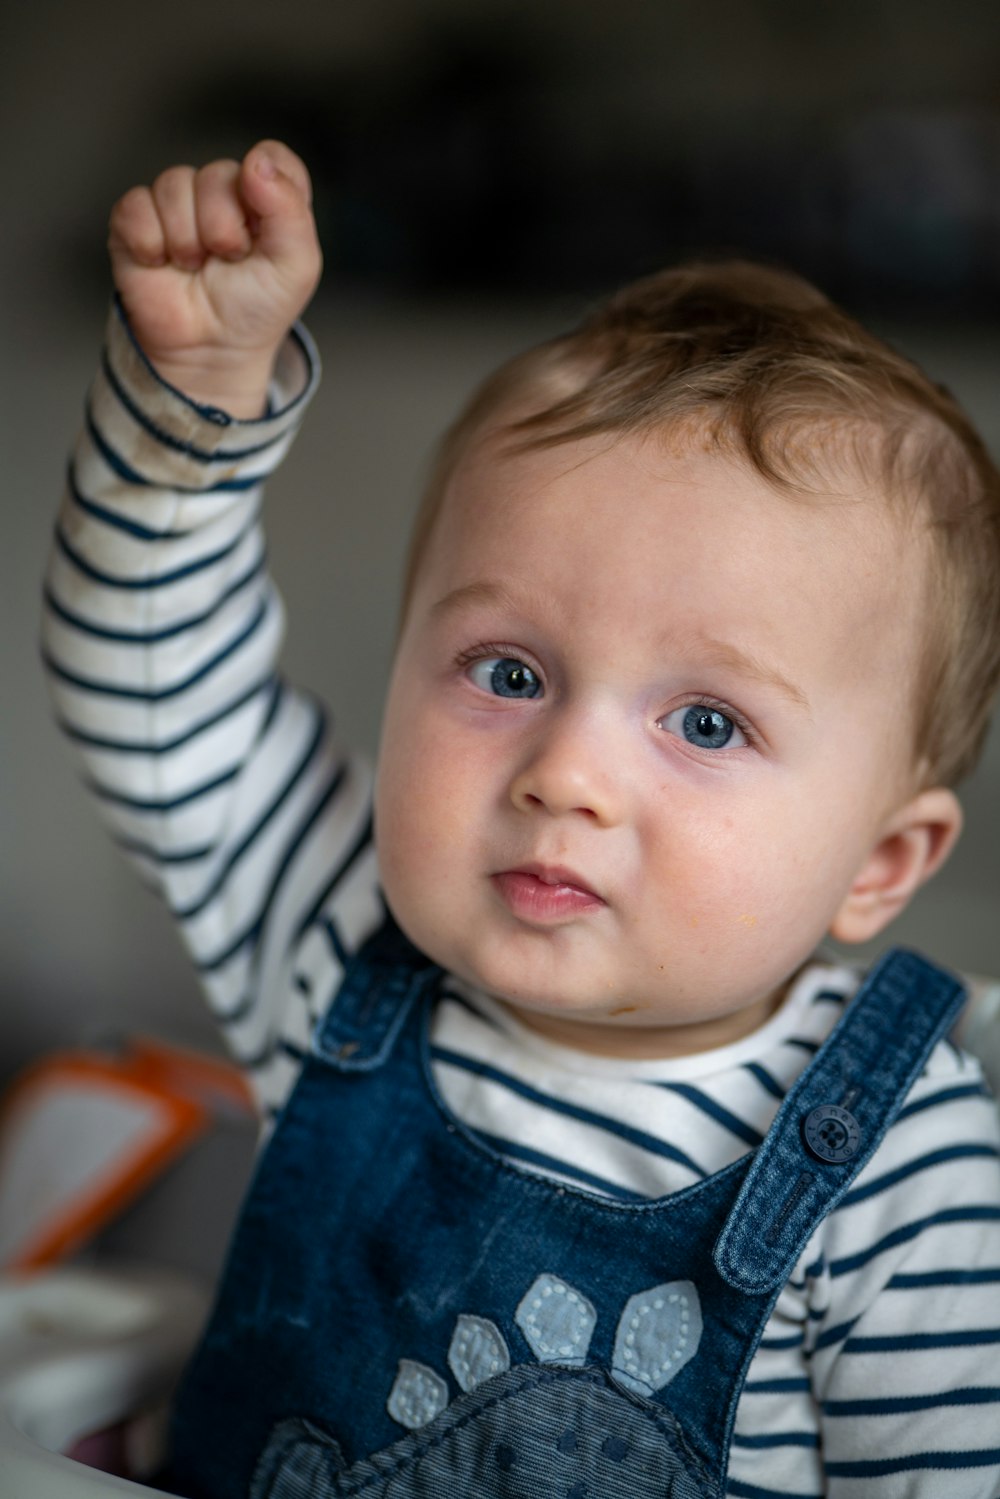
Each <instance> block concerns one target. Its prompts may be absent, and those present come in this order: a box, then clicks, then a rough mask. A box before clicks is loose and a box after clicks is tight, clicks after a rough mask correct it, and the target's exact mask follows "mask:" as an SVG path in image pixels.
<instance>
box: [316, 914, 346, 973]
mask: <svg viewBox="0 0 1000 1499" xmlns="http://www.w3.org/2000/svg"><path fill="white" fill-rule="evenodd" d="M319 925H320V930H321V931H323V932H325V933H326V936H327V940H328V941H329V943H330V946H331V947H332V948H333V951H334V956H335V957H336V959H337V962H338V963H339V964H340V966H341V968H346V967H347V965H348V963H349V962H350V961H351V955H350V953H349V952H348V951H347V948H346V947H345V946H344V941H343V938H342V937H341V935H340V933H339V931H338V930H337V926H336V923H335V922H334V920H333V918H332V917H331V916H324V917H323V920H322V921H321V922H320V924H319Z"/></svg>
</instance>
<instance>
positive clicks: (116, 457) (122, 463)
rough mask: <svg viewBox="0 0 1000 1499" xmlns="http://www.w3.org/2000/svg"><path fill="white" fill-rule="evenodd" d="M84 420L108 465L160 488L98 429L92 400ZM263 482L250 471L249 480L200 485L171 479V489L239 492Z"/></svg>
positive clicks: (142, 483) (177, 491)
mask: <svg viewBox="0 0 1000 1499" xmlns="http://www.w3.org/2000/svg"><path fill="white" fill-rule="evenodd" d="M84 420H85V424H86V427H87V431H88V433H89V434H90V438H91V441H92V442H93V444H94V446H95V447H96V449H97V451H98V452H99V453H100V455H101V457H102V458H103V459H104V461H105V463H106V464H107V465H108V467H109V468H110V469H111V470H112V471H113V472H114V473H116V474H117V475H118V477H119V478H120V479H124V480H125V482H126V484H134V485H136V486H137V487H138V488H142V489H152V488H154V487H157V488H158V487H159V485H157V482H156V480H154V479H149V478H147V477H146V475H145V474H141V473H140V472H139V470H138V469H137V468H133V467H132V465H131V464H130V463H127V462H126V460H125V459H124V458H123V457H122V456H121V454H120V453H118V452H116V451H115V449H114V448H113V447H112V446H111V444H110V443H109V442H108V440H107V438H106V437H105V436H104V434H103V433H102V432H101V431H100V429H99V428H98V426H97V423H96V421H95V420H94V413H93V409H92V407H91V405H90V403H89V402H88V403H87V408H86V411H85V413H84ZM261 482H262V476H261V475H260V474H251V475H250V476H249V478H246V479H220V480H219V481H218V483H216V484H197V485H190V486H189V485H185V484H177V483H175V482H171V484H170V489H171V491H172V492H173V493H174V494H187V495H208V494H240V493H243V492H245V491H246V490H248V489H254V488H256V487H257V486H258V485H259V484H260V483H261Z"/></svg>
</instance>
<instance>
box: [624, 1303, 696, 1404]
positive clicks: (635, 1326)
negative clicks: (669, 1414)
mask: <svg viewBox="0 0 1000 1499" xmlns="http://www.w3.org/2000/svg"><path fill="white" fill-rule="evenodd" d="M701 1329H702V1321H701V1303H700V1301H699V1300H698V1292H697V1291H696V1290H695V1288H694V1286H693V1285H692V1283H691V1282H690V1281H689V1280H674V1281H669V1282H668V1283H667V1284H665V1285H662V1286H653V1287H652V1289H651V1290H649V1291H641V1292H640V1293H639V1294H638V1295H637V1296H630V1297H629V1299H628V1301H627V1302H626V1303H625V1310H624V1311H623V1312H622V1315H621V1319H620V1321H619V1323H618V1331H617V1333H616V1336H615V1351H614V1360H613V1363H612V1373H613V1375H614V1377H615V1379H616V1380H617V1381H618V1383H619V1384H622V1385H624V1386H625V1387H626V1389H629V1390H634V1391H635V1393H636V1394H637V1395H650V1394H653V1393H654V1392H655V1391H656V1390H662V1388H663V1386H664V1385H666V1384H669V1383H670V1381H671V1380H672V1379H673V1377H674V1375H675V1374H677V1373H678V1371H679V1370H681V1369H683V1367H684V1365H685V1364H686V1363H687V1361H688V1359H690V1358H692V1357H693V1356H694V1354H695V1352H696V1351H697V1348H698V1344H699V1342H700V1341H701Z"/></svg>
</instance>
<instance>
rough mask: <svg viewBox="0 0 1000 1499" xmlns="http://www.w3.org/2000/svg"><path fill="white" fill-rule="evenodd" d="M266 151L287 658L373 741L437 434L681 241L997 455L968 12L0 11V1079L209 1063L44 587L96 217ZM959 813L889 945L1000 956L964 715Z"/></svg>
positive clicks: (720, 1) (846, 8)
mask: <svg viewBox="0 0 1000 1499" xmlns="http://www.w3.org/2000/svg"><path fill="white" fill-rule="evenodd" d="M263 135H278V136H282V137H283V138H285V139H287V140H288V141H289V142H290V144H292V145H293V146H294V147H295V148H296V149H298V150H299V151H300V152H301V153H302V154H303V155H304V156H305V157H306V159H307V161H308V163H309V165H310V167H311V169H312V171H313V174H314V177H315V181H316V191H317V207H318V215H319V219H320V224H321V231H322V236H323V240H324V247H325V251H326V257H327V273H326V279H325V282H324V286H323V288H322V290H321V292H320V294H319V296H318V297H317V300H316V302H315V303H314V306H313V309H312V311H311V312H310V314H309V318H308V321H309V323H310V325H311V327H312V329H313V332H314V333H315V335H316V336H317V338H318V340H319V343H320V345H321V348H322V351H323V355H324V360H325V366H326V379H325V383H324V386H323V388H322V391H321V393H320V395H319V397H318V399H317V402H316V404H315V407H314V409H313V412H312V416H311V419H310V421H309V423H308V425H307V427H306V429H305V431H304V432H303V434H302V436H301V438H300V440H299V443H298V445H297V447H296V449H295V450H294V453H293V455H292V457H291V459H290V460H289V462H288V464H287V466H286V468H285V470H284V472H283V473H282V475H281V477H280V479H279V480H278V481H277V482H276V483H275V484H274V487H273V494H272V496H271V509H270V516H271V547H272V561H273V566H274V569H275V571H276V573H277V576H278V579H279V582H280V583H281V585H282V587H283V590H284V592H285V595H286V598H288V599H289V601H290V604H291V608H290V616H291V629H290V636H289V641H288V650H287V664H288V667H289V669H290V671H291V672H292V673H293V674H294V675H295V676H297V677H298V678H299V679H301V680H304V681H306V682H308V684H309V685H310V686H312V687H313V688H314V689H316V690H318V691H320V692H321V693H322V694H323V695H324V696H326V697H327V698H328V700H330V701H331V702H333V703H334V704H335V705H336V706H337V707H338V709H339V716H340V719H341V722H342V724H343V725H344V727H345V728H346V730H347V731H348V732H349V733H351V734H353V735H354V736H355V737H356V738H357V739H360V740H361V741H362V742H364V743H365V744H367V745H368V746H370V747H374V744H375V740H376V735H377V728H378V717H379V704H380V700H381V695H382V690H383V684H384V680H385V675H386V671H387V667H388V662H389V655H390V649H391V640H392V633H393V625H394V614H395V591H396V583H397V578H398V574H399V568H400V561H401V557H402V552H403V548H404V542H405V531H406V523H407V516H408V514H409V512H410V510H411V507H412V505H413V502H414V500H415V497H416V495H417V493H418V490H419V485H420V478H421V474H422V471H423V466H424V464H425V462H426V459H427V455H428V452H429V449H430V446H431V443H432V440H433V438H434V435H435V434H436V433H437V432H438V431H439V430H440V429H441V427H442V426H443V424H444V423H445V422H446V421H447V420H448V418H449V417H450V415H451V414H452V412H453V411H454V409H455V407H456V406H457V404H458V402H459V401H460V399H461V398H462V396H463V395H464V394H465V393H466V392H467V391H468V389H469V387H470V385H471V383H472V382H473V381H475V380H476V379H477V378H478V377H480V376H481V375H483V374H485V373H486V372H487V371H488V370H489V369H490V368H491V367H492V366H493V365H494V364H495V363H496V362H497V361H498V360H499V359H501V358H503V357H504V356H506V355H507V354H508V353H511V352H513V351H515V350H516V349H518V348H521V347H523V346H524V345H525V344H527V343H529V342H533V341H536V340H538V339H539V338H542V337H545V336H547V335H549V334H551V333H553V332H555V331H557V330H558V329H559V328H560V327H562V326H564V325H565V324H567V323H568V322H569V321H571V320H572V319H574V318H575V317H576V316H577V315H578V313H579V312H580V311H581V310H582V309H583V308H584V307H585V306H586V305H587V304H588V302H589V301H591V300H593V298H594V297H595V296H596V295H597V294H599V293H601V292H603V291H604V290H607V289H610V287H612V286H613V285H614V284H616V283H617V282H620V281H623V280H626V279H629V278H631V277H633V276H635V275H638V274H641V273H643V272H645V271H649V270H652V269H654V268H656V267H657V266H659V265H661V264H663V263H664V262H666V261H669V260H670V259H672V258H676V257H677V256H680V255H683V254H688V253H692V252H697V251H701V250H709V251H736V252H742V253H749V254H754V255H759V256H764V257H767V258H771V259H775V260H778V261H780V262H782V263H785V264H787V265H790V266H792V267H794V268H796V269H799V270H802V271H804V272H805V273H806V274H808V275H811V276H813V277H814V278H815V279H816V280H818V281H819V282H820V284H821V285H822V286H824V288H825V289H827V290H828V291H831V292H832V293H833V294H834V295H836V296H838V297H839V298H840V299H841V300H843V301H844V302H845V303H846V304H847V305H848V306H849V307H850V308H851V309H852V310H854V311H856V312H858V313H860V314H861V315H862V316H863V317H865V318H867V320H868V321H869V322H870V323H872V324H873V325H874V326H875V327H876V328H877V329H878V331H881V332H882V333H884V334H885V335H886V336H888V337H890V338H891V339H892V341H894V342H895V343H897V344H898V345H899V346H901V347H902V348H903V349H904V351H905V352H907V353H910V354H911V355H913V356H915V357H917V358H918V359H919V360H920V361H921V362H922V363H923V364H924V365H925V367H926V368H927V369H928V371H929V373H931V375H932V376H933V377H934V378H935V379H937V380H939V381H942V382H944V383H945V384H947V385H949V386H950V387H951V388H952V389H953V390H954V391H955V393H956V394H957V395H958V396H959V397H960V398H961V399H962V400H963V401H964V403H965V404H966V406H967V407H968V408H969V409H970V410H971V412H972V414H973V416H974V417H975V418H976V420H977V421H978V422H979V424H980V426H981V429H982V430H983V432H984V435H985V436H986V438H987V441H988V442H989V443H990V445H991V446H992V447H993V449H994V452H998V451H1000V410H998V402H997V398H996V397H997V387H998V375H1000V345H998V339H997V332H998V321H1000V320H998V313H1000V295H998V294H1000V191H998V187H1000V7H991V6H986V5H983V4H981V3H976V0H949V3H947V4H945V3H926V0H841V3H839V4H836V5H834V4H824V3H821V4H810V3H806V0H714V3H712V4H708V5H706V4H703V3H697V0H658V3H656V4H650V3H644V0H549V3H548V4H546V5H541V6H540V5H537V4H528V3H526V0H366V3H365V4H363V5H359V4H347V3H343V0H327V3H320V0H283V3H281V4H274V3H265V0H243V3H240V4H233V3H206V0H172V3H171V4H170V5H167V6H145V5H137V4H134V3H133V4H126V3H124V0H99V3H97V4H92V5H80V4H73V3H71V0H34V3H32V4H30V5H28V4H26V3H24V4H14V5H11V6H8V7H7V8H6V9H5V13H4V17H3V21H2V30H0V142H2V145H0V156H2V166H3V183H4V187H3V201H4V205H5V206H4V213H3V225H2V234H0V255H2V259H3V281H2V285H3V298H2V306H3V328H2V333H3V337H2V340H0V368H2V371H3V382H4V390H3V400H2V404H0V412H2V423H3V434H2V435H3V461H4V477H5V483H6V493H5V497H4V502H3V503H4V516H5V525H4V537H5V544H4V547H3V552H2V559H3V568H4V573H3V586H2V591H0V602H2V608H3V612H4V621H3V631H2V638H3V640H4V649H5V672H4V694H3V701H4V715H3V734H2V754H3V772H2V775H0V797H2V803H0V806H2V812H0V817H2V826H0V835H2V849H3V875H2V878H3V892H2V905H0V923H2V925H0V982H2V986H3V989H2V998H3V1003H2V1006H0V1080H2V1079H3V1078H5V1077H7V1076H9V1075H10V1074H11V1073H13V1071H14V1070H15V1069H16V1068H17V1067H19V1066H20V1065H21V1064H23V1063H24V1062H26V1061H27V1060H29V1059H31V1058H34V1057H35V1056H37V1055H39V1054H40V1053H42V1052H44V1051H46V1050H48V1049H50V1048H52V1047H55V1046H59V1045H64V1044H66V1043H72V1042H78V1041H92V1040H97V1039H103V1038H106V1037H110V1036H114V1035H116V1034H121V1033H123V1032H135V1031H146V1032H153V1033H155V1034H158V1035H161V1036H163V1037H166V1038H168V1039H171V1040H174V1041H179V1042H186V1043H190V1044H193V1045H196V1046H200V1047H203V1048H206V1049H212V1050H216V1049H217V1048H218V1043H217V1041H216V1038H215V1035H214V1032H213V1030H212V1028H211V1026H210V1025H209V1023H208V1021H207V1019H206V1018H205V1016H204V1015H203V1013H202V1009H201V1006H200V1001H199V999H198V995H197V992H196V989H195V985H194V982H193V979H192V977H191V975H190V973H189V972H188V969H187V967H186V965H185V962H184V960H183V958H182V956H181V953H180V950H179V947H178V945H177V944H176V942H175V939H174V936H173V934H172V932H171V930H170V928H169V926H168V923H167V921H166V919H165V917H164V915H163V913H162V912H161V910H160V909H159V908H158V906H157V904H156V902H155V900H154V899H153V898H152V897H151V896H150V895H148V894H147V893H146V892H144V891H143V890H141V889H140V888H139V887H138V885H137V884H135V883H134V882H133V880H132V878H131V876H130V875H129V873H128V872H127V871H126V870H125V869H124V868H123V867H122V866H121V865H120V864H119V862H118V860H117V858H116V856H115V854H114V852H113V851H112V849H111V847H110V845H109V844H108V843H106V841H105V839H104V838H103V836H102V834H101V832H100V830H99V828H98V825H97V822H96V818H95V816H94V814H93V812H92V810H91V808H90V806H89V805H88V804H87V802H86V800H85V798H84V796H83V794H82V793H81V791H80V790H79V788H78V786H77V784H76V775H75V771H74V770H73V768H72V765H71V762H70V759H69V757H68V755H67V754H66V753H65V752H64V749H63V746H62V745H61V743H60V742H59V740H58V737H57V735H56V732H55V730H54V728H53V726H52V723H51V718H50V713H49V708H48V704H47V699H46V697H45V693H44V689H43V686H42V682H41V677H40V672H39V668H38V657H37V627H38V615H39V603H38V597H39V578H40V575H41V571H42V567H43V563H44V558H45V554H46V550H47V546H48V538H49V534H50V530H51V525H52V519H53V514H54V509H55V506H56V503H57V500H58V497H59V491H60V488H61V484H62V477H63V470H64V462H65V457H64V454H65V450H66V449H67V446H68V444H69V442H70V440H71V439H72V437H73V434H74V431H75V428H76V424H77V421H78V415H79V412H80V408H81V400H82V395H83V392H84V388H85V386H86V383H87V381H88V379H89V376H90V371H91V368H92V366H93V362H94V359H95V356H96V353H97V349H98V342H99V338H100V334H101V328H102V323H103V318H104V312H105V308H106V305H107V296H108V282H107V277H106V272H105V264H104V253H103V241H104V233H105V224H106V219H107V213H108V210H109V208H110V205H111V203H112V202H113V200H114V199H115V198H116V197H117V196H118V195H119V194H120V193H122V192H123V191H124V190H125V189H126V188H128V187H129V186H130V185H131V184H132V183H134V182H137V181H148V180H150V179H151V178H152V177H153V176H155V174H156V173H157V172H158V171H159V170H160V169H161V168H162V167H164V166H166V165H168V164H170V163H172V162H175V161H192V162H196V163H197V162H202V161H204V160H207V159H210V158H212V157H215V156H218V155H238V154H240V153H241V152H242V151H243V150H244V149H246V147H247V146H249V145H250V144H251V143H252V142H253V141H254V140H255V139H257V138H259V137H260V136H263ZM317 537H322V538H323V544H322V545H317V541H316V538H317ZM887 586H891V579H889V580H887ZM965 801H966V806H967V811H968V829H967V832H966V835H965V838H964V841H963V844H962V846H961V847H960V850H959V852H958V853H957V854H956V855H955V857H954V858H953V860H952V862H951V863H950V865H949V866H948V868H947V870H946V871H945V873H944V874H943V875H942V876H941V877H939V878H938V879H937V880H936V881H935V882H934V884H933V886H932V887H930V889H928V890H927V891H926V892H925V893H924V894H923V895H921V897H920V898H919V899H918V901H917V902H916V904H915V905H914V906H913V908H912V909H911V911H910V912H909V913H908V914H907V915H906V916H905V917H904V918H903V919H902V920H901V921H900V922H899V923H898V924H897V926H896V927H895V928H894V929H893V932H892V938H893V939H894V940H899V941H903V942H911V943H914V944H917V945H920V946H921V947H923V948H925V949H926V950H928V951H929V952H930V953H931V954H932V955H934V956H937V957H938V958H940V959H941V960H943V961H946V962H948V963H951V964H952V965H955V966H957V967H959V968H963V969H966V970H971V971H973V972H981V973H993V974H1000V901H998V895H1000V857H998V851H997V844H996V834H997V828H998V811H1000V747H998V736H997V735H996V734H994V736H993V739H992V741H991V746H990V750H989V753H988V756H987V761H986V763H985V765H984V766H983V768H982V769H981V771H980V772H979V773H978V774H977V776H976V777H975V779H974V780H973V781H972V783H971V784H969V786H968V787H967V788H966V792H965ZM775 856H776V857H781V849H780V844H779V843H778V842H777V841H776V846H775Z"/></svg>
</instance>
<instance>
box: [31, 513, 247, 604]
mask: <svg viewBox="0 0 1000 1499" xmlns="http://www.w3.org/2000/svg"><path fill="white" fill-rule="evenodd" d="M256 524H257V517H256V516H253V517H252V518H251V520H250V523H249V524H248V525H246V526H244V527H243V529H242V530H241V531H240V532H239V533H238V534H237V536H236V538H235V540H233V541H231V542H229V543H227V545H226V546H224V547H223V548H222V549H221V550H220V551H218V552H210V553H209V554H208V555H207V556H205V557H199V558H198V559H197V561H195V562H186V563H185V564H184V566H183V567H176V568H174V570H173V572H170V573H157V574H155V575H154V576H143V577H141V578H132V577H128V576H122V575H121V574H118V573H105V572H102V571H101V570H100V568H98V567H95V566H94V565H93V563H92V562H88V561H87V559H86V557H84V556H82V554H81V553H80V552H78V551H77V550H76V548H75V547H74V546H73V545H72V544H71V543H70V541H69V539H68V537H67V536H66V534H65V532H64V531H63V529H62V527H61V526H58V527H57V528H56V533H55V540H56V545H57V546H58V547H59V550H60V551H61V552H62V553H63V555H64V556H65V557H66V558H67V559H68V560H69V561H70V562H71V563H72V564H73V566H74V567H75V568H76V569H77V570H78V571H79V572H81V573H83V575H84V577H87V578H90V579H91V580H92V581H93V582H94V583H100V584H101V586H102V587H104V588H124V589H128V590H131V591H134V592H142V591H148V590H149V589H151V588H164V587H166V586H167V585H168V584H170V583H180V582H182V581H183V579H184V578H191V577H194V575H195V574H196V573H200V572H204V571H205V570H206V568H209V567H214V566H215V564H216V563H217V562H224V561H225V560H226V558H227V557H231V556H232V555H233V553H234V552H236V551H238V550H239V548H240V547H241V546H242V545H243V543H244V542H245V541H246V539H247V537H248V536H250V535H251V534H252V532H253V530H254V528H255V526H256Z"/></svg>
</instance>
